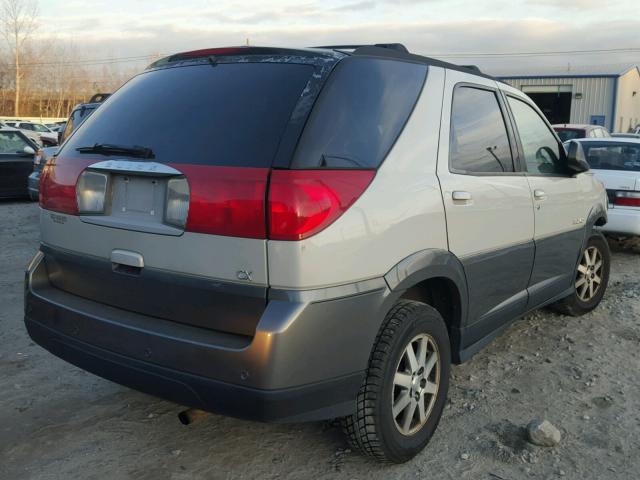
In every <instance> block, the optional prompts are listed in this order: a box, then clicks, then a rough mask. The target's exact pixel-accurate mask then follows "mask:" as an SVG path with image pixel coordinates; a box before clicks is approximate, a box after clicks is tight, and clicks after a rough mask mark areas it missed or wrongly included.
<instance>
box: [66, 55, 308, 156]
mask: <svg viewBox="0 0 640 480" xmlns="http://www.w3.org/2000/svg"><path fill="white" fill-rule="evenodd" d="M313 71H314V68H313V67H312V66H310V65H301V64H287V63H226V64H225V63H218V64H215V65H211V64H209V63H207V64H204V65H203V64H199V65H191V66H183V67H174V68H165V69H161V70H152V71H149V72H145V73H143V74H141V75H138V76H137V77H135V78H133V79H132V80H131V81H129V82H128V83H127V84H125V85H124V86H123V87H122V88H121V89H120V90H118V91H117V92H116V93H115V94H114V95H113V96H112V97H111V98H109V100H108V101H107V102H106V103H105V104H104V105H101V106H100V108H99V111H98V112H96V114H95V115H92V116H91V117H90V118H88V119H87V120H86V121H85V122H84V123H83V124H82V127H81V128H79V129H78V131H77V132H76V133H75V134H74V135H73V136H72V137H71V138H70V139H69V141H68V143H67V144H66V145H65V147H64V152H69V154H71V153H72V152H73V150H75V149H76V148H79V147H87V146H92V145H94V144H96V143H101V144H115V145H122V146H142V147H146V148H150V149H151V150H152V151H153V153H154V156H155V157H154V160H155V161H158V162H161V163H186V164H196V165H215V166H237V167H269V166H271V162H272V160H273V157H274V155H275V153H276V150H277V148H278V144H279V141H280V138H281V136H282V133H283V131H284V129H285V127H286V125H287V122H288V120H289V117H290V115H291V112H292V110H293V108H294V107H295V105H296V103H297V101H298V98H299V97H300V94H301V93H302V91H303V89H304V87H305V85H306V84H307V81H308V80H309V78H310V77H311V75H312V74H313ZM73 153H75V152H73Z"/></svg>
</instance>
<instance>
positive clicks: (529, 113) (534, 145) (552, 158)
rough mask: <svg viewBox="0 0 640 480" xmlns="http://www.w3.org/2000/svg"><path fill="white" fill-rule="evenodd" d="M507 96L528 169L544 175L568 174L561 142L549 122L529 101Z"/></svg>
mask: <svg viewBox="0 0 640 480" xmlns="http://www.w3.org/2000/svg"><path fill="white" fill-rule="evenodd" d="M507 98H508V99H509V106H510V107H511V111H512V112H513V117H514V119H515V121H516V127H517V128H518V133H519V134H520V141H521V142H522V150H523V153H524V159H525V162H526V165H527V171H528V172H530V173H534V174H543V175H554V174H559V175H564V174H566V173H567V168H566V162H565V161H564V155H561V152H560V144H559V143H558V141H557V140H556V137H555V136H554V135H553V133H551V130H549V128H548V127H547V124H546V123H545V122H544V121H543V120H542V118H541V117H540V115H538V113H537V112H536V111H535V110H534V109H533V108H532V107H531V106H530V105H528V104H527V103H525V102H523V101H522V100H518V99H516V98H513V97H510V96H509V97H507Z"/></svg>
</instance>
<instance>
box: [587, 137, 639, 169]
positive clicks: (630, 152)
mask: <svg viewBox="0 0 640 480" xmlns="http://www.w3.org/2000/svg"><path fill="white" fill-rule="evenodd" d="M582 148H583V149H584V153H585V155H586V157H587V162H588V163H589V166H590V167H591V168H599V169H603V170H626V171H632V172H640V143H638V144H635V143H609V142H607V143H600V142H583V143H582Z"/></svg>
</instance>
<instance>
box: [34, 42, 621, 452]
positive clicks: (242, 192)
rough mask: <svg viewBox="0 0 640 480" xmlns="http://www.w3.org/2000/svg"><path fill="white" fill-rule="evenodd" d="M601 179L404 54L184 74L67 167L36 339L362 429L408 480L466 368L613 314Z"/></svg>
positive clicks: (103, 126) (75, 137) (185, 70)
mask: <svg viewBox="0 0 640 480" xmlns="http://www.w3.org/2000/svg"><path fill="white" fill-rule="evenodd" d="M177 118H178V119H180V121H178V122H176V121H175V120H176V119H177ZM587 170H588V165H587V164H586V163H585V161H584V159H583V158H582V152H581V148H580V145H579V144H578V143H576V142H574V143H571V144H570V148H569V151H568V152H565V149H564V148H563V147H562V145H561V144H560V142H559V140H558V138H557V136H556V135H555V133H554V132H553V130H552V129H551V127H550V125H549V124H548V122H547V121H546V120H545V118H544V117H543V115H542V114H541V113H540V111H539V110H538V109H537V108H536V106H535V105H534V104H533V103H532V102H531V101H530V100H529V99H528V97H527V96H526V95H524V94H523V93H522V92H520V91H518V90H516V89H514V88H511V87H509V86H508V85H506V84H503V83H500V82H498V81H496V80H495V79H493V78H491V77H488V76H486V75H483V74H481V73H480V72H479V71H478V70H477V69H474V68H469V67H459V66H456V65H452V64H448V63H443V62H440V61H437V60H433V59H430V58H425V57H421V56H418V55H413V54H410V53H408V52H407V51H406V49H404V48H403V47H402V46H400V45H384V46H363V47H359V48H352V49H350V50H347V49H346V48H345V49H342V48H331V47H325V48H317V49H302V50H290V49H274V48H258V47H245V48H223V49H211V50H200V51H195V52H188V53H182V54H177V55H173V56H171V57H168V58H165V59H162V60H160V61H158V62H156V63H154V64H152V65H151V66H150V67H149V68H148V69H147V70H146V71H145V72H143V73H141V74H140V75H138V76H136V77H135V78H133V79H132V80H131V81H129V82H128V83H127V84H126V85H124V86H123V87H122V88H120V90H118V91H117V92H116V93H115V94H114V95H113V96H112V97H110V98H109V99H108V100H107V101H106V102H105V103H104V104H103V105H102V106H101V107H100V109H99V110H98V111H97V112H96V113H95V114H94V115H93V116H91V117H90V118H89V119H87V120H86V121H85V122H84V123H83V124H82V125H81V126H80V128H78V130H76V131H75V132H74V133H73V134H72V135H71V136H70V137H69V138H68V139H67V140H66V142H65V143H64V144H63V146H62V148H61V150H60V153H59V154H58V156H57V157H55V158H54V159H53V160H52V161H51V162H49V163H48V164H47V166H46V167H45V171H44V173H43V179H42V185H41V188H42V195H41V220H40V221H41V235H42V237H41V238H42V244H41V247H40V251H39V252H38V253H37V255H36V256H35V258H34V259H33V261H32V262H31V264H30V265H29V267H28V271H27V274H26V306H25V323H26V326H27V329H28V331H29V334H30V335H31V337H32V338H33V339H34V341H36V342H37V343H39V344H40V345H42V346H43V347H45V348H46V349H48V350H50V351H51V352H52V353H53V354H55V355H57V356H59V357H61V358H63V359H65V360H67V361H69V362H71V363H73V364H75V365H78V366H80V367H81V368H84V369H86V370H88V371H90V372H93V373H95V374H97V375H100V376H102V377H105V378H107V379H110V380H113V381H115V382H118V383H121V384H123V385H128V386H130V387H132V388H135V389H138V390H141V391H144V392H148V393H151V394H154V395H157V396H160V397H163V398H166V399H169V400H172V401H174V402H177V403H180V404H184V405H187V406H190V407H194V408H198V409H203V410H208V411H214V412H219V413H222V414H226V415H232V416H237V417H242V418H247V419H253V420H262V421H278V422H298V421H308V420H320V419H329V418H341V419H342V422H343V425H344V430H345V432H346V433H347V435H348V438H349V440H350V442H351V443H352V444H353V446H354V447H356V448H358V449H360V450H361V451H362V452H364V453H365V454H367V455H370V456H373V457H375V458H377V459H379V460H381V461H388V462H403V461H406V460H408V459H410V458H411V457H413V456H414V455H415V454H416V453H418V452H419V451H420V450H421V449H422V448H423V447H424V446H425V445H426V444H427V442H428V441H429V439H430V438H431V436H432V435H433V433H434V431H435V429H436V426H437V424H438V421H439V419H440V416H441V413H442V410H443V407H444V404H445V400H446V396H447V390H448V387H449V370H450V365H451V363H452V362H453V363H460V362H463V361H465V360H467V359H468V358H470V357H471V356H472V355H473V354H474V353H475V352H477V351H478V350H480V349H481V348H482V347H483V346H484V345H486V344H487V343H489V342H490V341H491V339H492V338H494V337H495V336H496V335H498V334H500V332H502V331H503V330H504V329H505V327H507V326H508V325H509V324H510V323H511V322H513V321H514V320H515V319H517V318H519V317H521V316H523V315H524V314H526V313H527V312H529V311H531V310H534V309H537V308H540V307H542V306H545V305H554V306H555V308H557V309H558V310H560V311H562V312H565V313H568V314H572V315H580V314H584V313H586V312H589V311H590V310H592V309H593V308H595V307H596V306H597V305H598V303H599V302H600V300H601V298H602V296H603V294H604V292H605V289H606V286H607V280H608V275H609V251H608V248H607V244H606V242H605V241H604V240H603V237H602V236H601V235H600V234H599V233H597V231H596V229H595V227H596V226H599V225H603V224H604V223H605V222H606V220H607V209H606V207H607V200H606V194H605V191H604V190H603V187H602V185H601V184H600V183H599V182H597V181H596V180H595V179H594V177H593V175H592V174H591V173H589V172H588V171H587Z"/></svg>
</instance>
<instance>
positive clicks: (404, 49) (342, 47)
mask: <svg viewBox="0 0 640 480" xmlns="http://www.w3.org/2000/svg"><path fill="white" fill-rule="evenodd" d="M362 47H378V48H388V49H390V50H396V51H398V52H404V53H409V50H407V47H405V46H404V45H403V44H401V43H376V44H374V45H370V44H369V45H321V46H318V47H311V48H322V49H325V50H357V49H358V48H362Z"/></svg>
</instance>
